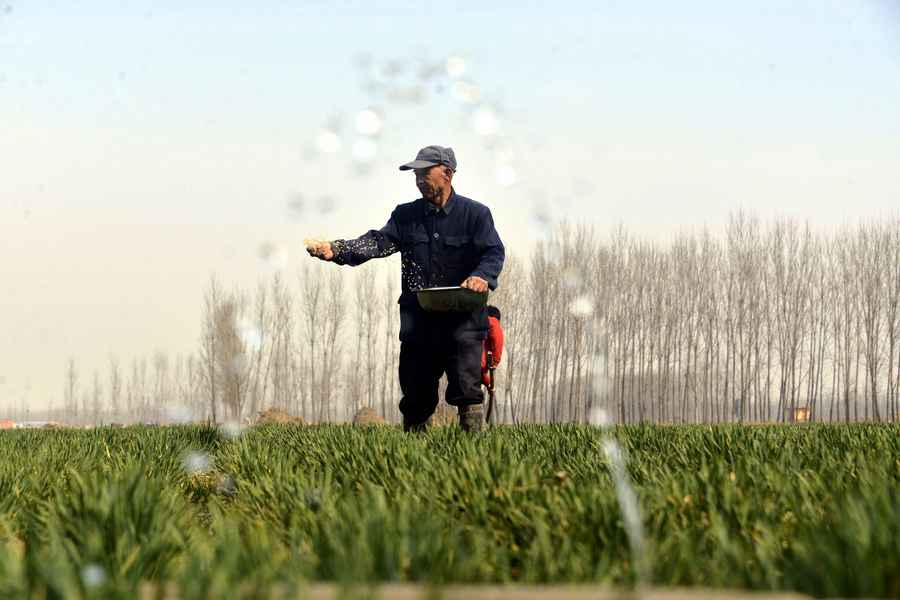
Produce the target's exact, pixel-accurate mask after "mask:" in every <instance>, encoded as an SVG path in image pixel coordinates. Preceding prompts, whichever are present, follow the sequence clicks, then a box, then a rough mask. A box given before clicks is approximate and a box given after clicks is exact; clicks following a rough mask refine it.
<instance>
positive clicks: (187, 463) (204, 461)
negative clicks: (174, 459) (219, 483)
mask: <svg viewBox="0 0 900 600" xmlns="http://www.w3.org/2000/svg"><path fill="white" fill-rule="evenodd" d="M181 464H182V466H183V467H184V470H185V471H186V472H187V474H188V475H197V474H200V473H206V472H207V471H209V470H210V469H211V468H212V459H211V458H210V456H209V454H207V453H206V452H201V451H199V450H193V451H191V452H188V453H187V454H185V455H184V457H183V458H182V459H181Z"/></svg>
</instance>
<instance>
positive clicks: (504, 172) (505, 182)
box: [497, 165, 518, 187]
mask: <svg viewBox="0 0 900 600" xmlns="http://www.w3.org/2000/svg"><path fill="white" fill-rule="evenodd" d="M516 181H518V178H517V176H516V170H515V169H514V168H513V167H512V166H511V165H500V166H499V167H497V183H498V184H499V185H500V186H502V187H509V186H511V185H514V184H515V183H516Z"/></svg>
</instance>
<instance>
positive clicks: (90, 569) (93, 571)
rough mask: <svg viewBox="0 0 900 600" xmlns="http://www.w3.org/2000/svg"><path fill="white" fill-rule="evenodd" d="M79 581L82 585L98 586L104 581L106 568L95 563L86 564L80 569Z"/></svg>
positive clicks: (88, 586)
mask: <svg viewBox="0 0 900 600" xmlns="http://www.w3.org/2000/svg"><path fill="white" fill-rule="evenodd" d="M81 581H82V582H84V587H87V588H95V587H99V586H101V585H103V584H104V583H105V582H106V570H105V569H104V568H103V567H101V566H100V565H98V564H96V563H90V564H87V565H85V566H84V568H83V569H81Z"/></svg>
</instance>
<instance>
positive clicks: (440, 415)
mask: <svg viewBox="0 0 900 600" xmlns="http://www.w3.org/2000/svg"><path fill="white" fill-rule="evenodd" d="M456 415H457V413H456V409H455V408H454V407H452V406H450V405H449V404H447V403H445V402H441V403H440V404H438V407H437V410H435V411H434V414H433V415H431V419H430V421H431V426H432V427H445V426H447V425H456V423H457V421H458V420H459V419H458V418H457V416H456Z"/></svg>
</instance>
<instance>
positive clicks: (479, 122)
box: [472, 106, 500, 136]
mask: <svg viewBox="0 0 900 600" xmlns="http://www.w3.org/2000/svg"><path fill="white" fill-rule="evenodd" d="M472 126H473V127H474V128H475V133H477V134H478V135H481V136H492V135H495V134H496V133H497V131H498V130H499V128H500V124H499V123H498V121H497V114H496V113H495V112H494V110H493V109H492V108H490V107H489V106H482V107H479V108H478V109H477V110H476V111H475V114H474V115H472Z"/></svg>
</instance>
